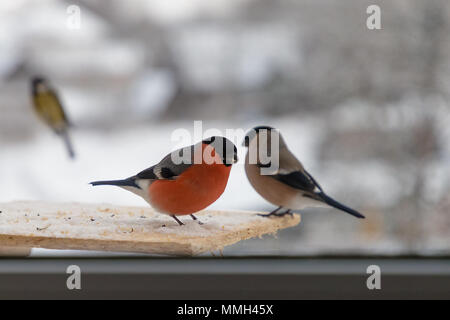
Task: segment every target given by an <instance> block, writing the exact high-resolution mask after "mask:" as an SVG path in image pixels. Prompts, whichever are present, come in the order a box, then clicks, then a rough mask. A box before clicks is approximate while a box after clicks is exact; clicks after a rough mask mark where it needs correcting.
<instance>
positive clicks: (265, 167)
mask: <svg viewBox="0 0 450 320" xmlns="http://www.w3.org/2000/svg"><path fill="white" fill-rule="evenodd" d="M243 145H244V146H246V147H247V148H248V151H247V155H246V157H245V172H246V174H247V177H248V180H249V181H250V183H251V185H252V186H253V188H254V189H255V190H256V191H257V192H258V193H259V194H260V195H261V196H262V197H263V198H264V199H266V200H267V201H269V202H270V203H272V204H274V205H276V206H278V208H277V209H275V210H274V211H272V212H271V213H269V214H266V215H263V216H283V215H285V214H292V213H291V210H300V209H303V208H306V207H327V206H331V207H333V208H336V209H339V210H342V211H345V212H347V213H349V214H351V215H353V216H355V217H357V218H364V216H363V215H362V214H360V213H359V212H357V211H355V210H353V209H351V208H349V207H347V206H345V205H343V204H341V203H339V202H337V201H336V200H334V199H332V198H330V197H329V196H327V195H326V194H325V192H324V191H323V189H322V187H321V186H320V185H319V184H318V183H317V181H316V180H315V179H314V178H313V177H312V176H311V175H310V174H309V173H308V171H306V170H305V169H304V168H303V165H302V164H301V163H300V161H298V160H297V158H296V157H295V156H294V155H293V154H292V153H291V151H289V149H288V148H287V146H286V143H285V142H284V139H283V137H282V136H281V134H280V133H279V131H278V130H275V129H274V128H272V127H267V126H259V127H255V128H253V129H252V130H250V131H249V133H247V134H246V136H245V140H244V143H243ZM280 211H284V212H280Z"/></svg>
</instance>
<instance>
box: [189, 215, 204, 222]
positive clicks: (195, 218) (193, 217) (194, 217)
mask: <svg viewBox="0 0 450 320" xmlns="http://www.w3.org/2000/svg"><path fill="white" fill-rule="evenodd" d="M190 216H191V218H192V219H194V220H197V221H198V224H203V222H201V221H200V220H198V219H197V217H196V216H194V215H193V214H191V215H190Z"/></svg>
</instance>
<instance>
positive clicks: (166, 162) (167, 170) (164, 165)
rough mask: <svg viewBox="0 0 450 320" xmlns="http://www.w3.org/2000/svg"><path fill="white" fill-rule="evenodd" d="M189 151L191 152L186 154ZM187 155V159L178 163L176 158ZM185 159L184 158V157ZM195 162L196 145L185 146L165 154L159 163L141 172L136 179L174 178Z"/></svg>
mask: <svg viewBox="0 0 450 320" xmlns="http://www.w3.org/2000/svg"><path fill="white" fill-rule="evenodd" d="M186 152H189V154H186ZM183 155H186V159H185V160H187V161H185V162H182V163H178V161H176V162H175V161H174V160H175V159H181V158H183ZM183 159H184V158H183ZM193 163H194V146H189V147H184V148H181V149H178V150H175V151H173V152H171V153H169V154H168V155H167V156H165V157H164V158H163V159H162V160H161V161H160V162H159V163H158V164H156V165H154V166H152V167H150V168H148V169H145V170H143V171H141V172H139V173H138V174H137V175H136V176H135V178H136V179H147V180H174V179H176V178H177V177H178V176H179V175H181V174H182V173H183V172H184V171H186V169H188V168H189V167H191V166H192V164H193Z"/></svg>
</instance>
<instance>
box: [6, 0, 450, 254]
mask: <svg viewBox="0 0 450 320" xmlns="http://www.w3.org/2000/svg"><path fill="white" fill-rule="evenodd" d="M374 3H375V4H378V5H380V7H381V14H382V16H381V18H382V19H381V21H382V29H381V30H374V31H371V30H368V29H367V28H366V24H365V23H366V18H367V14H366V8H367V6H368V5H369V4H374ZM70 5H77V6H79V8H80V9H81V16H80V18H81V19H80V22H81V25H80V26H81V27H80V28H79V29H70V28H68V27H67V19H68V18H69V16H70V13H68V11H67V9H68V7H69V6H70ZM449 31H450V2H449V1H446V0H431V1H427V2H425V1H420V0H398V1H395V2H391V1H370V2H369V1H359V0H346V1H331V0H320V1H313V0H301V1H290V0H280V1H271V0H215V1H209V0H190V1H183V0H146V1H144V0H132V1H126V2H125V1H119V0H112V1H106V0H92V1H81V0H79V1H75V0H74V1H51V0H42V1H31V0H11V1H9V0H3V1H1V2H0V150H1V151H0V202H5V201H11V200H23V199H26V200H48V201H79V202H91V203H92V202H94V203H95V202H106V203H113V204H123V205H130V206H132V205H146V203H145V202H144V201H143V200H141V199H140V198H138V197H136V196H135V195H133V194H131V193H128V192H125V191H123V190H121V189H118V188H117V189H116V188H112V187H102V188H100V187H98V188H95V189H94V188H92V187H91V186H89V185H88V182H90V181H92V180H97V179H109V178H123V177H127V176H130V175H133V174H135V173H137V172H138V171H140V170H142V169H144V168H146V167H149V166H150V165H152V164H154V163H156V162H158V161H159V160H160V159H161V158H162V157H163V156H164V155H165V154H167V153H168V152H170V151H171V150H172V149H174V148H175V147H176V143H175V142H174V141H172V140H171V135H172V133H173V131H174V130H175V129H178V128H184V129H187V130H189V131H190V132H192V133H193V130H194V120H202V121H203V129H204V130H206V129H208V128H217V129H220V130H222V132H223V133H225V129H227V128H231V129H233V128H236V129H249V128H251V127H252V126H254V125H260V124H267V125H271V126H274V127H277V128H279V129H280V130H281V132H282V133H283V135H284V137H285V139H286V141H287V143H288V144H289V146H290V149H291V150H292V151H293V152H294V154H296V155H297V156H298V157H299V159H300V160H301V161H302V162H303V163H304V165H305V167H306V168H307V169H308V170H309V171H310V172H311V173H312V174H313V176H315V177H316V178H317V180H318V181H319V182H320V183H321V184H322V186H323V187H324V189H325V190H326V191H327V192H328V193H329V194H330V195H332V196H334V197H336V198H337V199H339V200H340V201H342V202H344V203H346V204H348V205H350V206H352V207H354V208H356V209H358V210H359V211H361V212H363V213H364V214H365V215H366V217H367V219H366V220H365V221H361V220H357V219H354V218H352V217H351V216H349V215H346V214H344V213H341V212H338V211H335V210H326V209H313V210H305V211H304V212H303V217H302V218H303V220H302V224H301V225H300V226H299V227H296V228H293V229H290V230H285V231H283V232H281V233H280V234H279V236H278V239H274V238H273V237H267V238H264V239H263V240H251V241H246V242H243V243H241V244H238V245H236V246H234V247H232V248H229V249H227V250H226V251H225V253H226V254H229V255H234V254H260V255H265V254H275V255H278V254H279V255H290V254H424V255H433V254H450V193H449V190H450V102H449V97H450V32H449ZM36 74H38V75H43V76H45V77H47V78H48V79H49V80H50V81H51V82H52V84H53V85H54V87H55V88H57V89H58V92H59V95H60V96H61V98H62V100H63V102H64V105H65V108H66V111H67V113H68V115H69V118H70V119H71V121H72V123H73V124H74V128H73V130H72V139H73V143H74V147H75V151H76V153H77V158H76V160H75V161H70V160H69V158H68V157H67V155H66V153H65V149H64V146H63V145H62V142H61V141H60V140H59V139H58V138H57V137H55V136H54V135H53V134H52V132H50V130H48V128H46V127H45V126H44V125H43V124H41V123H40V122H39V121H38V119H37V118H36V116H35V114H34V113H33V110H32V108H31V104H30V88H29V79H30V77H31V76H32V75H36ZM236 143H239V145H240V141H237V142H236ZM243 151H244V150H243V149H242V148H240V150H239V152H240V158H241V159H243V156H244V154H243ZM212 207H214V208H218V209H248V210H272V209H273V206H271V205H270V204H268V203H267V202H266V201H265V200H264V199H262V198H261V197H260V196H259V195H258V194H257V193H256V192H255V191H253V189H252V188H251V186H250V185H249V183H248V182H247V179H246V177H245V173H244V170H243V165H242V162H240V163H238V164H237V165H236V166H235V167H234V168H233V170H232V174H231V178H230V181H229V185H228V187H227V190H226V192H225V193H224V195H223V196H222V197H221V198H220V199H219V200H218V201H217V202H216V203H214V205H213V206H212ZM42 252H44V251H42ZM45 252H47V253H48V251H45Z"/></svg>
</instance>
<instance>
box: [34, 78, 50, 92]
mask: <svg viewBox="0 0 450 320" xmlns="http://www.w3.org/2000/svg"><path fill="white" fill-rule="evenodd" d="M39 85H43V86H46V85H47V80H45V78H44V77H41V76H34V77H32V78H31V89H32V91H33V94H36V93H37V87H38V86H39Z"/></svg>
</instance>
